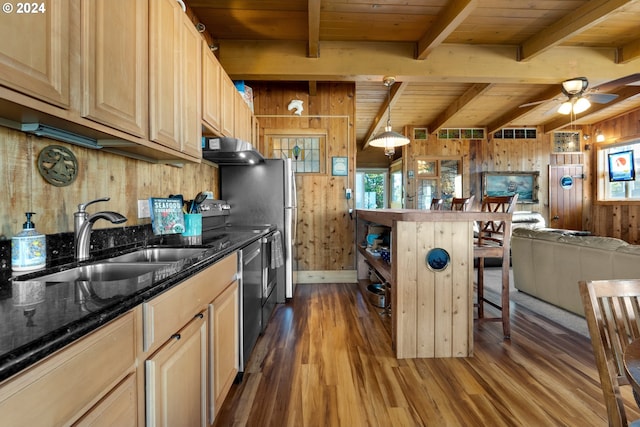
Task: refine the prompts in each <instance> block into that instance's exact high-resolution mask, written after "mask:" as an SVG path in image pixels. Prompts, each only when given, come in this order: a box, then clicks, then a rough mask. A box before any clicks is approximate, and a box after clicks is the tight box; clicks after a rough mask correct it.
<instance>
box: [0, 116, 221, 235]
mask: <svg viewBox="0 0 640 427" xmlns="http://www.w3.org/2000/svg"><path fill="white" fill-rule="evenodd" d="M49 145H61V146H64V147H67V148H69V149H70V150H71V151H72V152H73V153H74V154H75V156H76V157H77V159H78V176H77V178H76V180H75V181H74V182H73V183H72V184H71V185H69V186H66V187H56V186H53V185H51V184H49V183H48V182H46V181H45V180H44V179H43V178H42V177H41V176H40V173H39V172H38V168H37V163H36V161H37V158H38V155H39V153H40V151H41V150H42V149H43V148H45V147H47V146H49ZM0 159H1V160H0V161H1V162H2V163H1V165H2V166H1V167H0V171H1V172H2V173H1V174H0V188H2V189H3V190H2V191H0V217H1V218H2V226H1V227H2V228H1V229H0V234H1V235H2V236H4V237H5V238H11V237H12V236H13V235H14V234H16V233H17V232H19V231H20V229H21V228H22V223H23V222H24V220H25V217H24V212H27V211H31V212H36V215H35V216H34V218H33V220H34V222H35V224H36V228H37V229H38V231H40V232H41V233H45V234H55V233H62V232H71V231H73V213H74V212H75V211H77V208H78V204H80V203H86V202H88V201H90V200H94V199H97V198H101V197H111V200H110V201H108V202H101V203H99V204H95V205H92V206H90V207H89V208H88V209H87V210H88V211H89V212H90V213H93V212H97V211H100V210H113V211H116V212H120V213H122V214H123V215H125V216H126V217H127V218H128V220H127V222H126V223H125V224H123V226H131V225H141V224H148V223H149V220H148V219H138V215H137V214H138V212H137V200H138V199H148V198H149V197H155V196H158V197H166V196H168V195H169V194H178V193H180V194H183V195H184V197H185V198H189V199H190V198H193V197H194V196H195V195H196V193H197V192H198V191H201V190H210V191H213V192H214V194H215V195H217V194H218V168H217V167H215V166H213V165H211V164H204V163H203V164H196V163H185V164H184V166H183V167H175V166H168V165H160V164H152V163H147V162H144V161H139V160H133V159H129V158H126V157H122V156H118V155H115V154H111V153H107V152H102V151H99V150H90V149H86V148H82V147H77V146H73V145H69V144H65V143H62V142H58V141H53V140H49V139H45V138H38V137H34V136H31V135H26V134H24V133H22V132H18V131H14V130H11V129H8V128H4V127H0ZM105 227H114V225H113V224H111V223H109V222H108V221H98V222H96V224H95V228H105Z"/></svg>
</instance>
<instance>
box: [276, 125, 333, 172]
mask: <svg viewBox="0 0 640 427" xmlns="http://www.w3.org/2000/svg"><path fill="white" fill-rule="evenodd" d="M271 132H273V131H271ZM302 132H304V131H302ZM268 133H269V131H267V130H265V139H266V141H267V147H268V151H267V153H271V157H272V158H275V159H284V158H289V159H292V160H293V170H294V171H295V172H296V173H326V157H327V154H326V148H325V147H326V139H327V137H326V135H322V134H320V135H319V134H318V133H317V131H314V132H313V133H309V134H301V131H300V130H296V131H295V133H292V134H283V133H285V132H277V133H272V134H268Z"/></svg>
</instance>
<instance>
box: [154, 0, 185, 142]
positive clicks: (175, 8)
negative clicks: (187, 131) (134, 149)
mask: <svg viewBox="0 0 640 427" xmlns="http://www.w3.org/2000/svg"><path fill="white" fill-rule="evenodd" d="M182 14H183V13H182V10H181V9H180V6H179V5H178V3H177V2H176V1H175V0H154V1H150V2H149V116H150V123H149V130H150V138H151V140H152V141H154V142H157V143H159V144H162V145H164V146H167V147H169V148H173V149H175V150H177V151H179V150H180V149H181V144H180V138H181V130H180V121H181V113H180V91H179V88H180V60H181V54H180V48H181V46H180V37H179V34H180V31H181V22H180V20H181V18H182V16H181V15H182Z"/></svg>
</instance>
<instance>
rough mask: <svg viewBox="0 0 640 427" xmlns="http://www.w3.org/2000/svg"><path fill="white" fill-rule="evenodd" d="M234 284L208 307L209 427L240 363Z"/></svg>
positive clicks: (236, 290)
mask: <svg viewBox="0 0 640 427" xmlns="http://www.w3.org/2000/svg"><path fill="white" fill-rule="evenodd" d="M238 315H239V305H238V281H234V282H233V283H231V284H230V285H229V287H228V288H227V289H225V290H224V292H223V293H222V294H220V295H219V296H218V297H217V298H216V299H214V300H213V301H212V302H211V304H209V346H210V347H209V387H210V391H209V396H210V397H209V405H210V407H209V423H210V424H213V422H214V420H215V417H216V414H217V412H218V409H219V408H220V407H221V406H222V402H224V399H225V397H227V393H229V389H230V388H231V385H232V384H233V381H234V380H235V378H236V375H237V374H238V369H239V363H240V342H239V331H238V328H239V325H238V320H237V319H238Z"/></svg>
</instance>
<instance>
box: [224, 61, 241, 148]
mask: <svg viewBox="0 0 640 427" xmlns="http://www.w3.org/2000/svg"><path fill="white" fill-rule="evenodd" d="M220 85H221V86H222V100H221V107H220V108H221V111H220V116H221V117H220V121H221V123H220V127H221V129H220V130H221V132H222V134H223V135H224V136H235V108H236V107H235V105H236V104H235V102H236V98H237V97H238V91H237V90H236V87H235V86H234V84H233V81H232V80H231V79H230V78H229V76H227V74H226V73H222V79H221V81H220Z"/></svg>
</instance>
